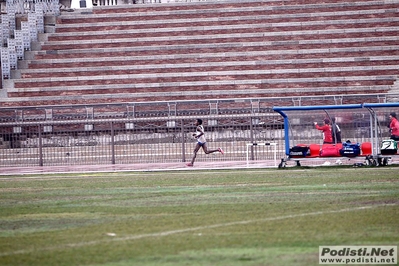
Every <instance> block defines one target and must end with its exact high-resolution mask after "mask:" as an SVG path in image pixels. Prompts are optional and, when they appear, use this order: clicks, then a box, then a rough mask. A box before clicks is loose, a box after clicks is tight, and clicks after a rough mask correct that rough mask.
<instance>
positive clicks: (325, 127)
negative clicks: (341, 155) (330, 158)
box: [314, 118, 333, 144]
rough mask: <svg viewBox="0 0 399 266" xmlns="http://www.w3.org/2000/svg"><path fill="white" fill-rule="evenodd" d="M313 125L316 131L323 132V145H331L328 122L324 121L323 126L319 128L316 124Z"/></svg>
mask: <svg viewBox="0 0 399 266" xmlns="http://www.w3.org/2000/svg"><path fill="white" fill-rule="evenodd" d="M314 125H315V127H316V129H318V130H320V131H323V144H333V139H332V132H331V126H330V120H328V119H327V118H326V119H324V125H322V126H319V125H318V124H317V122H314Z"/></svg>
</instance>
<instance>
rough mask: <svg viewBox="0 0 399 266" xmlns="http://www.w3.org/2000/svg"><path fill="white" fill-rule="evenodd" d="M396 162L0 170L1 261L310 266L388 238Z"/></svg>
mask: <svg viewBox="0 0 399 266" xmlns="http://www.w3.org/2000/svg"><path fill="white" fill-rule="evenodd" d="M398 170H399V168H398V167H380V168H373V167H365V168H349V167H319V168H299V169H296V168H287V169H281V170H277V169H257V170H256V169H252V170H234V171H233V170H220V171H195V170H191V171H175V172H163V173H161V172H121V173H80V174H53V175H24V176H2V177H0V190H1V192H0V198H1V206H0V208H1V211H0V265H51V266H54V265H115V266H124V265H170V266H172V265H173V266H176V265H178V266H179V265H190V266H191V265H226V266H227V265H229V266H231V265H233V266H234V265H254V266H255V265H256V266H259V265H319V262H318V250H319V246H321V245H324V246H325V245H398V243H399V173H398Z"/></svg>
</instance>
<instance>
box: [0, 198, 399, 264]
mask: <svg viewBox="0 0 399 266" xmlns="http://www.w3.org/2000/svg"><path fill="white" fill-rule="evenodd" d="M389 206H397V204H379V205H372V206H361V207H356V208H345V209H340V210H331V211H318V212H308V213H299V214H292V215H284V216H278V217H270V218H264V219H255V220H245V221H236V222H229V223H221V224H213V225H206V226H198V227H191V228H185V229H178V230H171V231H165V232H158V233H151V234H141V235H131V236H125V237H112V238H109V239H101V240H96V241H87V242H80V243H71V244H64V245H58V246H52V247H48V248H35V249H22V250H16V251H12V252H4V253H0V257H3V256H12V255H18V254H26V253H31V252H38V251H51V250H58V249H65V248H76V247H84V246H91V245H97V244H101V243H106V242H117V241H129V240H137V239H142V238H150V237H163V236H168V235H174V234H180V233H187V232H193V231H198V230H207V229H214V228H219V227H227V226H234V225H244V224H250V223H256V222H269V221H278V220H284V219H291V218H299V217H306V216H314V215H323V214H332V213H342V212H352V211H359V210H367V209H372V208H378V207H389Z"/></svg>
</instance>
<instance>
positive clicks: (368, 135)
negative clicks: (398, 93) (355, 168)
mask: <svg viewBox="0 0 399 266" xmlns="http://www.w3.org/2000/svg"><path fill="white" fill-rule="evenodd" d="M273 110H274V111H276V112H277V113H279V114H280V115H281V116H282V117H283V118H284V142H285V155H286V157H285V158H282V160H281V163H280V164H279V168H281V167H285V166H286V163H287V162H288V161H295V162H296V164H297V165H298V166H300V165H301V163H300V162H301V161H316V160H335V161H337V162H338V161H339V162H342V160H348V161H350V160H351V162H355V161H356V160H361V161H364V163H365V164H367V165H387V164H388V161H390V160H392V158H393V157H394V156H396V155H397V153H396V154H395V155H389V156H385V155H382V154H381V142H382V140H384V139H389V136H390V133H389V128H388V127H387V125H388V124H389V113H390V112H396V113H398V114H399V103H367V104H366V103H363V104H346V105H318V106H275V107H273ZM325 120H328V121H329V122H330V125H331V128H332V130H331V131H332V135H333V143H331V144H324V143H323V142H324V136H323V134H324V133H323V132H322V131H321V130H318V129H317V128H316V126H315V122H317V124H318V125H323V124H324V121H325ZM335 125H337V126H338V127H335ZM337 130H340V131H341V139H340V140H339V139H338V137H337V133H338V132H336V131H337ZM348 143H350V145H351V146H358V147H359V153H358V154H350V155H348V154H345V153H344V152H343V150H344V149H346V148H345V147H347V146H348V145H349V144H348ZM298 147H305V149H304V151H306V152H304V153H303V154H299V155H298V154H297V153H295V152H293V150H294V148H298ZM331 151H332V152H331Z"/></svg>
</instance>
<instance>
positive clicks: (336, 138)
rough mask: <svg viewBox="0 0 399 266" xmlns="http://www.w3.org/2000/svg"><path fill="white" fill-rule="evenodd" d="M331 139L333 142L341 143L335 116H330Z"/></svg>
mask: <svg viewBox="0 0 399 266" xmlns="http://www.w3.org/2000/svg"><path fill="white" fill-rule="evenodd" d="M331 133H332V141H333V143H334V144H337V143H342V138H341V128H340V127H339V126H338V125H337V123H336V122H335V117H333V118H332V132H331Z"/></svg>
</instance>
